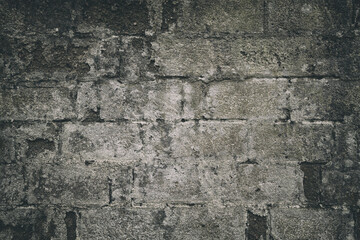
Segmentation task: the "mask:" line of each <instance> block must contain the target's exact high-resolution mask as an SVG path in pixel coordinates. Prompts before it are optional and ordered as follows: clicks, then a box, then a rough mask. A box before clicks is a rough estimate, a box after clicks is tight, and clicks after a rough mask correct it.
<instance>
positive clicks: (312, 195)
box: [300, 163, 321, 204]
mask: <svg viewBox="0 0 360 240" xmlns="http://www.w3.org/2000/svg"><path fill="white" fill-rule="evenodd" d="M300 169H301V170H302V171H303V172H304V179H303V186H304V195H305V197H306V199H307V201H308V202H309V203H310V204H319V203H320V184H321V165H320V164H310V163H302V164H301V166H300Z"/></svg>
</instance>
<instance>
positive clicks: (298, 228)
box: [270, 208, 354, 240]
mask: <svg viewBox="0 0 360 240" xmlns="http://www.w3.org/2000/svg"><path fill="white" fill-rule="evenodd" d="M270 214H271V235H272V236H273V238H274V239H289V240H291V239H329V240H330V239H333V240H335V239H354V236H353V226H352V225H353V219H352V216H351V214H350V213H349V212H348V211H343V210H333V209H301V208H300V209H297V208H294V209H281V208H275V209H271V210H270Z"/></svg>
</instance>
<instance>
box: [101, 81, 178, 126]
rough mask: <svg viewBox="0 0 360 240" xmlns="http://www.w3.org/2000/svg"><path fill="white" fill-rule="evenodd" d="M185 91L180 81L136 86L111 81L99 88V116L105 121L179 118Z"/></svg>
mask: <svg viewBox="0 0 360 240" xmlns="http://www.w3.org/2000/svg"><path fill="white" fill-rule="evenodd" d="M182 89H183V86H182V84H181V82H179V81H157V82H148V83H146V82H144V83H141V84H136V85H135V84H131V85H128V84H121V83H119V82H117V81H109V82H107V83H104V84H102V85H101V86H100V109H101V110H100V117H101V118H102V119H106V120H108V119H110V120H111V119H134V120H153V121H154V120H156V119H164V120H175V119H180V118H181V104H182V99H183V97H182V95H181V93H182Z"/></svg>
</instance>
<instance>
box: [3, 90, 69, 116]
mask: <svg viewBox="0 0 360 240" xmlns="http://www.w3.org/2000/svg"><path fill="white" fill-rule="evenodd" d="M74 97H75V95H74V90H73V89H72V86H70V88H61V87H59V88H18V89H2V90H0V115H1V117H0V120H39V119H40V120H61V119H69V118H74V117H75V109H74V107H75V106H74V104H73V102H74Z"/></svg>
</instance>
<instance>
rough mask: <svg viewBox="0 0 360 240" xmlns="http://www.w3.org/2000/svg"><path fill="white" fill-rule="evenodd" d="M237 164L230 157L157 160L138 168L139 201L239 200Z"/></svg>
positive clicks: (136, 171)
mask: <svg viewBox="0 0 360 240" xmlns="http://www.w3.org/2000/svg"><path fill="white" fill-rule="evenodd" d="M235 175H236V171H235V166H234V163H233V162H231V161H227V160H222V161H220V160H217V161H214V159H207V160H205V159H201V160H200V161H199V160H197V161H194V160H192V159H188V158H181V159H177V160H175V161H171V162H169V161H166V159H163V160H160V159H155V160H153V161H152V162H149V163H144V164H140V165H138V166H137V167H136V168H135V182H134V183H135V187H134V195H133V198H134V201H135V202H137V203H149V202H150V203H162V202H175V203H193V202H195V203H197V202H204V201H211V200H214V199H225V200H229V199H237V198H238V197H239V196H237V195H236V190H237V185H236V182H234V181H233V178H234V177H235Z"/></svg>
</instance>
